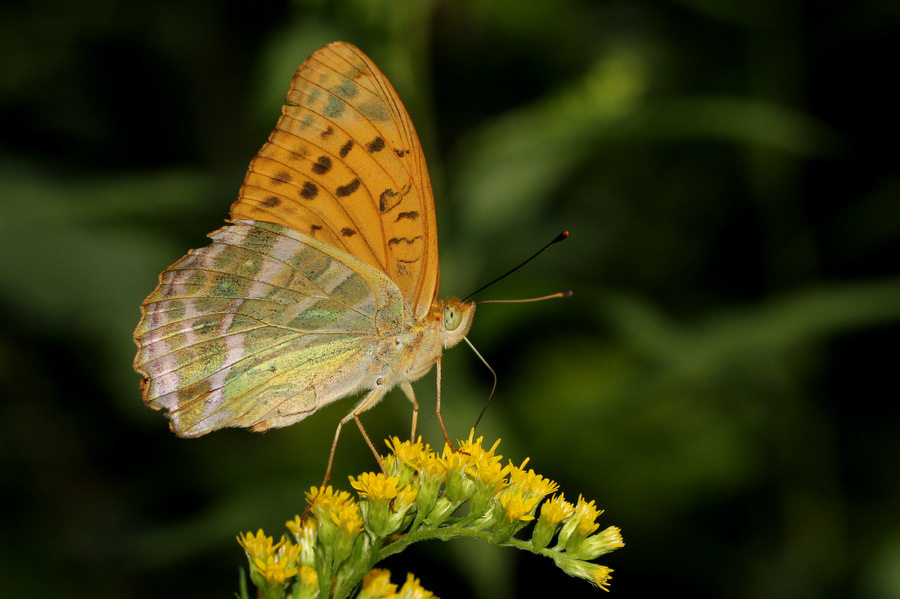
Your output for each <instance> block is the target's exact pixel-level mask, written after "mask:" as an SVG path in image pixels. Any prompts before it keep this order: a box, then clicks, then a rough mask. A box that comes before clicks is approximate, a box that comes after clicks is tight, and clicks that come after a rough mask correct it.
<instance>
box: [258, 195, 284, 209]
mask: <svg viewBox="0 0 900 599" xmlns="http://www.w3.org/2000/svg"><path fill="white" fill-rule="evenodd" d="M262 204H263V206H265V207H266V208H274V207H275V206H278V205H279V204H281V200H280V199H279V198H276V197H275V196H269V197H267V198H266V199H264V200H263V201H262Z"/></svg>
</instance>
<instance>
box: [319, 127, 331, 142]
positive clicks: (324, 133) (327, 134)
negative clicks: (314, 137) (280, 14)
mask: <svg viewBox="0 0 900 599" xmlns="http://www.w3.org/2000/svg"><path fill="white" fill-rule="evenodd" d="M333 133H334V127H332V126H331V125H328V128H327V129H325V130H324V131H322V132H321V133H319V137H321V138H322V139H327V138H329V137H331V135H332V134H333Z"/></svg>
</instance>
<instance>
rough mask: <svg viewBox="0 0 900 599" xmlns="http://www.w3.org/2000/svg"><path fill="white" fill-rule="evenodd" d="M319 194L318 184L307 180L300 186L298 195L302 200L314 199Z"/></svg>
mask: <svg viewBox="0 0 900 599" xmlns="http://www.w3.org/2000/svg"><path fill="white" fill-rule="evenodd" d="M317 195H319V186H318V185H316V184H315V183H313V182H312V181H307V182H306V183H304V184H303V187H301V188H300V197H301V198H303V199H304V200H314V199H315V198H316V196H317Z"/></svg>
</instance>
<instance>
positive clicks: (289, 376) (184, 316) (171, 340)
mask: <svg viewBox="0 0 900 599" xmlns="http://www.w3.org/2000/svg"><path fill="white" fill-rule="evenodd" d="M211 237H212V240H213V243H212V244H211V245H209V246H207V247H205V248H201V249H199V250H194V251H193V252H191V253H189V254H188V255H187V256H185V257H184V258H182V259H181V260H179V261H178V262H177V263H175V264H174V265H172V267H170V268H169V269H168V270H166V271H165V272H164V273H163V275H162V276H161V278H160V284H159V286H158V287H157V289H156V290H155V291H154V293H153V294H152V295H151V296H150V297H148V298H147V300H146V302H145V303H144V319H143V321H142V323H141V325H139V330H141V331H142V334H141V336H140V337H139V338H138V343H139V345H140V346H141V350H140V352H139V353H138V357H137V360H136V362H135V366H136V368H137V369H138V370H139V371H140V372H143V373H144V374H145V375H146V376H147V381H148V382H147V383H146V388H145V400H146V401H147V403H148V404H150V405H151V406H153V407H157V408H163V407H164V408H167V409H168V410H169V411H170V417H171V419H172V427H173V429H174V430H175V431H176V432H177V433H178V434H180V435H182V436H197V435H201V434H204V433H206V432H209V431H210V430H213V429H215V428H220V427H222V426H242V427H255V428H257V429H260V428H263V429H264V428H269V427H271V426H284V425H286V424H290V423H291V422H295V421H298V420H301V419H303V418H304V417H305V416H307V415H309V414H311V413H312V412H314V411H315V410H317V409H318V408H321V407H322V406H323V405H326V404H328V403H330V402H332V401H335V400H337V399H340V398H341V397H343V396H345V395H348V394H350V393H353V392H354V391H356V390H358V389H359V388H360V387H361V386H362V385H364V383H365V382H366V381H367V380H369V379H370V378H372V376H373V375H372V374H371V372H370V371H374V370H376V369H377V366H378V364H377V360H372V355H373V350H377V349H378V348H377V346H378V344H379V339H381V336H382V335H381V334H382V333H384V332H396V331H399V330H400V327H401V326H402V322H403V320H402V319H403V311H404V310H403V303H402V298H401V297H400V296H399V293H398V291H397V289H396V287H395V286H393V285H391V283H390V281H389V280H388V279H387V278H386V277H385V276H384V275H383V274H382V273H380V272H378V271H377V270H375V269H373V268H371V267H369V266H368V265H367V264H365V263H362V262H361V261H358V260H355V259H354V258H353V257H352V256H347V255H346V254H344V252H342V251H341V250H338V249H336V248H333V247H332V246H329V245H327V244H325V243H321V242H319V241H317V240H315V239H312V238H309V237H308V236H305V235H303V234H301V233H299V232H296V231H293V230H292V229H289V228H286V227H284V226H281V225H274V224H270V223H259V222H252V221H241V222H237V223H235V224H233V225H230V226H226V227H224V228H222V229H220V230H219V231H216V232H215V233H213V234H212V235H211ZM374 353H376V354H384V353H385V352H378V351H374Z"/></svg>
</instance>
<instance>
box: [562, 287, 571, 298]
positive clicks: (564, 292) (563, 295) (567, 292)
mask: <svg viewBox="0 0 900 599" xmlns="http://www.w3.org/2000/svg"><path fill="white" fill-rule="evenodd" d="M571 296H572V290H571V289H569V290H568V291H562V292H560V297H571Z"/></svg>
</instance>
